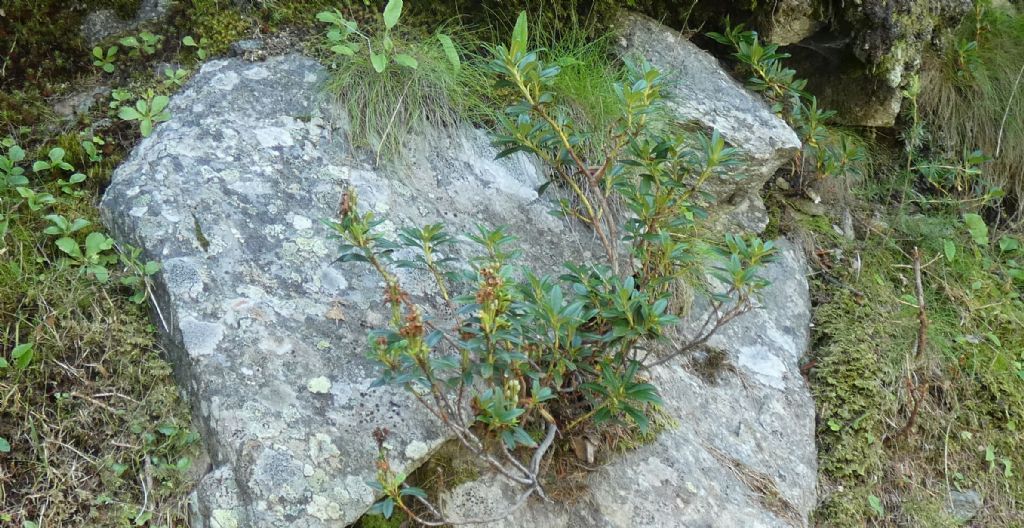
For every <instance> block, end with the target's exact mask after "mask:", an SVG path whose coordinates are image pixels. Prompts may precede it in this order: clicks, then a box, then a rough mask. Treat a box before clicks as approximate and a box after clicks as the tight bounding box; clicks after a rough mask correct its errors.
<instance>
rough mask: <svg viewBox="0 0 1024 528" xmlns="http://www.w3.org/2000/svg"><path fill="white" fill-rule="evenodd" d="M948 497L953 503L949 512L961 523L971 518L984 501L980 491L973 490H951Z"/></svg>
mask: <svg viewBox="0 0 1024 528" xmlns="http://www.w3.org/2000/svg"><path fill="white" fill-rule="evenodd" d="M949 497H950V500H951V502H952V503H953V504H952V508H951V510H950V513H951V514H952V515H953V517H954V518H955V519H956V520H957V522H961V523H965V522H967V521H969V520H971V519H973V518H974V516H975V515H977V514H978V511H980V510H981V507H982V505H983V503H984V501H983V500H982V497H981V493H978V492H977V491H974V490H964V491H951V492H950V493H949Z"/></svg>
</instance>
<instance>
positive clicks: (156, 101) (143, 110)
mask: <svg viewBox="0 0 1024 528" xmlns="http://www.w3.org/2000/svg"><path fill="white" fill-rule="evenodd" d="M169 102H170V100H169V99H168V98H167V96H166V95H154V94H153V91H152V90H150V92H149V94H148V95H147V96H146V98H145V99H139V100H137V101H135V107H134V108H133V107H131V106H122V107H121V108H120V110H118V112H117V116H118V117H120V118H121V119H123V120H125V121H138V122H139V132H141V133H142V137H149V135H150V134H152V133H153V126H154V125H156V124H157V123H161V122H163V121H167V120H169V119H170V118H171V113H170V111H169V110H167V104H168V103H169Z"/></svg>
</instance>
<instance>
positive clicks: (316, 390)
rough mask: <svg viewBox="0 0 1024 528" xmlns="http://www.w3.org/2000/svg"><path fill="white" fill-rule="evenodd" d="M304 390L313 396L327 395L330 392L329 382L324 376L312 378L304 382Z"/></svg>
mask: <svg viewBox="0 0 1024 528" xmlns="http://www.w3.org/2000/svg"><path fill="white" fill-rule="evenodd" d="M306 389H308V390H309V392H312V393H313V394H327V393H328V392H331V380H329V379H327V377H326V376H320V377H317V378H313V379H311V380H309V381H308V382H306Z"/></svg>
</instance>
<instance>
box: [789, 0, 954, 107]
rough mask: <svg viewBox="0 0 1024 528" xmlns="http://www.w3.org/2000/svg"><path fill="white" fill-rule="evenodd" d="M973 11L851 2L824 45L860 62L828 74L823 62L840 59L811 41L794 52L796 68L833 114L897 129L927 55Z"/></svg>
mask: <svg viewBox="0 0 1024 528" xmlns="http://www.w3.org/2000/svg"><path fill="white" fill-rule="evenodd" d="M971 6H972V2H971V0H892V1H888V2H849V3H846V4H843V5H842V6H841V8H839V10H838V12H837V13H836V14H835V17H836V19H837V21H838V23H837V25H836V27H835V28H833V29H829V30H826V33H830V34H829V35H827V36H824V40H827V41H830V42H832V43H835V42H837V41H842V42H843V43H844V44H845V46H844V49H845V53H847V54H852V55H853V56H854V57H856V59H857V61H848V60H844V61H841V62H840V64H841V67H839V68H828V67H827V66H825V65H823V64H822V63H821V62H820V57H821V56H825V57H829V58H830V60H833V61H835V60H836V56H835V54H834V53H833V52H830V51H826V52H823V48H822V47H821V46H820V45H818V43H816V42H815V39H814V38H812V39H809V40H808V41H806V42H804V46H803V47H802V49H801V50H793V51H794V57H793V59H794V60H793V62H792V63H791V66H792V67H794V68H796V69H797V72H798V73H802V75H801V76H802V77H807V78H809V79H810V81H811V82H810V83H809V84H808V88H809V89H810V90H811V91H812V92H813V93H816V94H820V99H821V102H822V103H823V104H825V105H827V107H828V108H834V109H836V110H838V111H839V112H840V117H842V118H843V120H844V121H845V122H847V123H849V124H853V125H861V126H882V127H888V126H892V125H893V124H894V123H895V121H896V118H897V117H898V116H899V112H900V108H901V103H902V98H903V97H902V88H903V87H904V86H905V85H906V83H907V82H908V81H909V79H910V78H911V76H913V75H914V74H916V73H917V72H918V71H919V70H920V68H921V65H922V59H923V55H924V54H925V53H926V52H927V51H928V49H929V48H930V47H931V46H932V45H936V49H943V46H944V45H945V43H944V42H943V41H944V40H945V39H946V38H947V37H948V36H949V34H950V33H951V31H952V30H953V29H955V28H956V27H957V25H958V24H959V22H960V20H961V19H962V18H963V17H964V16H965V15H966V14H967V13H968V12H969V11H970V10H971V8H972V7H971ZM821 39H822V37H821V36H819V37H818V39H817V40H821ZM808 53H810V54H808ZM814 55H817V56H818V57H814ZM816 58H817V59H819V60H818V61H815V59H816ZM840 58H841V57H840ZM823 66H824V67H823ZM857 66H859V67H857Z"/></svg>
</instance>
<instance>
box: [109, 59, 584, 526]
mask: <svg viewBox="0 0 1024 528" xmlns="http://www.w3.org/2000/svg"><path fill="white" fill-rule="evenodd" d="M324 77H325V72H324V70H323V68H322V67H321V66H320V65H319V64H317V63H316V62H315V61H313V60H312V59H308V58H304V57H300V56H286V57H278V58H273V59H270V60H268V61H267V62H265V63H257V64H252V63H247V62H243V61H240V60H230V61H212V62H210V63H207V64H206V65H205V66H204V67H203V69H202V70H201V71H200V72H199V73H198V74H197V75H196V77H195V78H194V79H193V80H192V81H191V82H190V83H189V84H188V85H187V87H186V88H185V89H184V90H183V91H182V92H181V93H179V94H177V95H176V96H174V97H173V99H172V101H171V104H170V111H171V115H172V116H173V117H172V119H171V120H170V121H168V122H166V123H163V124H161V125H160V126H159V127H157V129H156V131H155V132H154V133H153V135H152V136H150V137H149V138H146V139H144V140H143V141H142V142H141V143H140V144H139V145H138V146H137V147H136V148H135V150H134V151H133V152H132V154H131V156H130V157H129V159H128V160H127V161H126V162H125V163H124V164H123V165H121V166H120V167H119V168H118V169H117V170H116V171H115V173H114V175H113V181H112V183H111V185H110V188H109V189H108V190H107V192H106V195H105V196H104V198H103V202H102V204H101V206H102V210H103V212H104V215H105V219H106V221H107V224H108V226H109V227H110V228H111V229H112V230H113V232H114V234H115V235H116V236H117V237H118V238H119V239H121V240H124V241H126V242H129V243H132V244H135V245H138V246H140V247H143V248H144V249H145V251H146V255H147V256H148V257H149V258H153V259H157V260H160V261H161V262H163V265H164V269H163V271H162V272H161V273H160V275H159V276H158V286H159V287H158V289H157V292H158V295H157V298H156V299H155V301H156V305H157V307H158V309H159V314H158V315H157V319H158V324H160V325H161V326H162V327H163V330H164V332H165V333H166V336H167V340H166V341H167V350H168V351H169V353H170V356H171V360H172V362H173V363H174V365H175V366H176V370H177V374H178V379H179V381H180V383H181V385H182V386H183V388H184V389H185V391H186V392H187V394H188V395H189V397H190V398H191V401H192V403H193V406H194V407H195V409H196V411H197V412H196V413H195V419H196V421H197V422H198V423H199V425H200V426H201V430H202V433H203V437H204V440H205V444H206V446H207V447H208V449H209V452H210V455H211V458H212V460H213V465H214V471H213V472H212V473H211V474H210V475H209V476H208V477H207V478H206V480H205V481H204V482H203V483H202V484H201V486H200V488H199V493H198V497H197V506H198V509H199V510H200V513H201V515H200V518H201V519H206V520H208V521H210V524H207V525H205V526H214V527H217V526H221V527H230V526H238V527H249V526H252V527H281V526H290V527H304V528H305V527H308V528H319V527H327V526H341V525H345V524H348V523H351V522H352V521H354V520H356V519H357V518H358V517H359V516H360V515H362V514H363V512H364V511H365V510H366V509H367V508H368V507H369V506H370V505H371V504H372V503H373V501H374V496H373V492H372V490H371V489H370V488H369V487H368V486H367V485H366V484H365V481H367V480H372V479H373V475H374V466H373V461H374V460H375V457H376V445H375V443H374V439H373V437H372V431H373V429H374V428H375V427H377V426H381V427H387V428H388V429H390V431H391V437H390V443H391V447H392V453H393V454H394V456H395V457H396V458H398V460H395V464H396V467H411V466H414V465H415V464H417V463H419V462H420V461H422V460H423V459H424V458H425V457H426V456H427V455H428V454H429V452H430V451H431V449H432V448H433V447H434V446H436V445H437V444H438V442H439V441H441V440H442V439H443V435H442V434H441V432H440V430H439V429H438V427H437V426H436V424H434V423H433V421H432V420H430V419H428V417H427V414H426V413H424V412H422V411H421V410H420V409H419V408H417V407H416V404H415V402H412V401H411V399H410V398H409V397H407V396H406V395H405V394H403V393H402V392H401V391H396V390H388V389H372V390H371V389H370V388H369V386H370V384H371V382H372V381H373V379H374V378H375V371H374V369H373V368H372V366H371V365H370V364H369V362H368V361H366V360H364V353H365V351H366V350H367V348H366V335H367V330H368V329H369V328H376V327H380V326H382V325H383V324H384V322H385V321H386V313H385V310H384V308H383V306H382V305H381V303H380V302H378V299H379V298H380V296H381V295H382V293H383V286H382V284H381V283H380V282H379V281H378V279H377V277H376V276H374V275H373V274H372V272H371V270H370V269H369V268H368V267H367V266H364V265H361V264H358V263H350V264H335V263H333V261H334V260H335V259H336V258H337V257H338V255H339V251H338V250H337V249H336V248H335V246H334V245H333V244H332V243H331V241H330V240H328V237H327V230H326V228H324V226H322V225H321V222H320V220H321V219H323V218H333V217H336V215H337V212H338V205H339V201H340V197H341V193H342V190H343V187H344V186H346V185H352V186H354V187H356V188H357V189H358V190H359V192H360V195H361V202H362V203H363V204H364V205H366V206H367V207H369V208H372V209H373V210H374V211H375V212H377V213H378V214H379V215H382V216H384V217H386V218H388V219H389V220H388V223H387V224H386V228H387V229H392V230H393V229H395V228H396V227H402V226H408V225H423V224H425V223H428V222H437V221H444V222H446V223H447V224H448V226H449V228H450V229H451V230H452V232H455V233H467V232H470V231H473V230H474V228H475V225H476V224H477V223H478V222H484V223H487V224H489V225H502V224H505V225H508V226H509V230H510V232H511V233H513V234H515V235H518V236H521V237H523V238H524V239H528V240H529V244H526V258H527V259H529V261H530V262H532V263H534V264H535V265H537V266H539V267H541V268H543V267H545V266H547V267H549V268H555V267H556V266H557V265H559V264H560V263H561V262H563V261H565V260H569V259H570V258H578V253H579V248H580V247H581V245H580V244H578V243H575V242H571V241H569V240H567V239H571V238H572V237H573V233H572V231H571V230H567V229H566V228H565V226H564V225H563V224H562V222H561V221H560V220H557V219H555V218H554V217H552V216H550V215H549V214H547V211H548V210H549V209H550V204H548V203H546V202H544V201H542V200H539V199H538V196H537V193H536V192H535V189H537V188H538V187H539V186H540V185H541V184H542V183H543V181H542V178H543V176H542V174H541V173H540V172H539V171H538V169H537V167H535V166H534V165H532V164H531V163H530V162H528V161H527V158H526V157H525V156H520V157H514V158H512V159H510V160H505V161H500V162H497V161H493V159H494V151H493V150H492V149H491V148H490V147H489V140H488V137H487V135H486V134H485V133H483V132H480V131H475V130H467V131H463V132H460V133H441V132H437V133H435V134H430V135H429V137H424V138H422V139H421V140H419V141H417V142H416V143H415V144H413V145H409V150H408V152H407V154H408V162H407V166H405V167H403V168H402V169H400V170H392V169H383V168H375V167H373V166H372V158H369V159H364V158H362V157H361V156H360V155H358V154H357V153H355V152H353V151H351V150H350V149H349V148H348V147H347V146H346V145H347V144H346V142H345V141H344V130H343V129H335V128H333V127H331V126H330V125H328V124H327V123H326V122H325V119H324V118H323V116H324V111H325V109H326V108H327V107H326V105H324V104H322V103H321V102H320V100H321V97H320V93H321V92H320V90H321V81H322V80H324ZM584 243H586V242H584ZM570 253H575V254H576V255H575V256H572V257H570ZM407 279H408V280H407V283H408V284H407V286H409V287H410V288H411V289H412V290H413V292H414V293H417V292H418V291H423V290H424V289H425V288H426V284H427V281H426V280H424V279H425V277H418V276H415V275H411V276H409V277H407ZM200 526H203V525H202V524H201V525H200Z"/></svg>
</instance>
